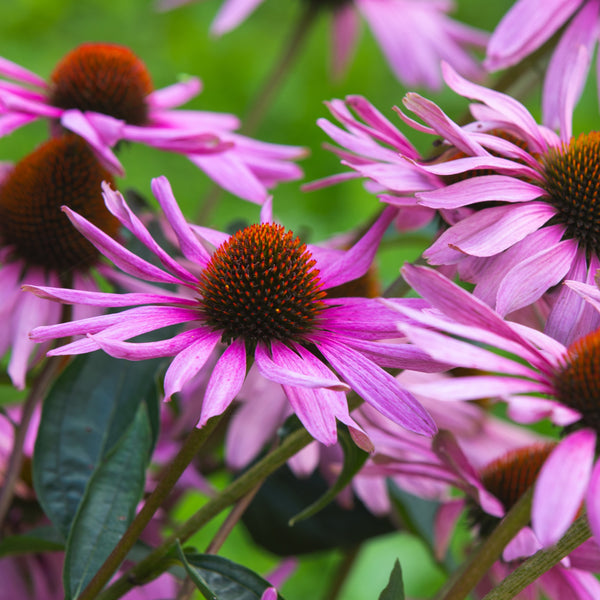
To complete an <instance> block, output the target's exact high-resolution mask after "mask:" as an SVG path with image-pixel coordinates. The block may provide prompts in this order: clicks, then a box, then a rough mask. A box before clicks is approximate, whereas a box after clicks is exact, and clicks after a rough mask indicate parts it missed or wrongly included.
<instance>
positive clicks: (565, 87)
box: [484, 0, 600, 128]
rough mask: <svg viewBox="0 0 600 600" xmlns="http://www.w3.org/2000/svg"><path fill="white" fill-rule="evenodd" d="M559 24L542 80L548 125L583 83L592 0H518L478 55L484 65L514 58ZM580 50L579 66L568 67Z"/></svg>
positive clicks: (597, 7) (592, 34) (597, 27)
mask: <svg viewBox="0 0 600 600" xmlns="http://www.w3.org/2000/svg"><path fill="white" fill-rule="evenodd" d="M561 28H563V29H562V31H560V38H559V39H558V40H557V43H556V46H555V48H554V49H553V51H552V58H551V59H550V64H549V65H548V68H547V70H546V76H545V80H544V92H543V121H544V123H545V124H546V125H548V126H549V127H552V128H556V127H558V126H559V124H560V116H561V112H562V105H563V104H564V103H565V102H566V101H573V102H576V101H577V99H578V98H579V95H580V94H581V91H582V90H583V87H584V85H585V80H586V77H587V73H588V70H589V66H590V63H591V60H590V59H591V57H592V56H593V54H594V50H595V47H596V44H597V42H598V37H599V32H600V2H598V0H548V1H546V2H544V3H543V4H540V2H539V1H538V0H518V1H517V2H515V5H514V6H513V7H512V8H511V9H510V10H509V11H508V12H507V13H506V15H504V17H503V18H502V20H501V21H500V23H499V24H498V26H497V27H496V30H495V31H494V33H493V34H492V36H491V38H490V40H489V43H488V47H487V56H486V59H485V61H484V66H485V67H486V68H487V69H489V70H490V71H496V70H497V69H504V68H506V67H509V66H511V65H515V64H517V63H520V62H522V61H523V60H524V59H525V58H526V57H527V56H529V55H530V54H531V53H533V52H534V51H536V50H537V49H538V48H540V47H541V46H542V45H543V44H544V43H545V42H547V41H548V40H549V39H550V38H551V37H552V36H553V35H554V34H555V33H557V32H559V30H561ZM582 50H583V52H584V53H585V55H586V61H585V66H584V68H581V69H574V68H573V65H575V64H576V63H577V62H578V60H579V55H580V54H581V52H582Z"/></svg>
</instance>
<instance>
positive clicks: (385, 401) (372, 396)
mask: <svg viewBox="0 0 600 600" xmlns="http://www.w3.org/2000/svg"><path fill="white" fill-rule="evenodd" d="M314 341H315V344H316V346H317V348H318V349H319V350H320V351H321V352H322V353H323V355H324V356H325V358H326V359H327V360H328V361H329V362H330V363H331V365H332V366H333V367H334V368H335V369H336V371H338V373H340V375H341V376H342V377H343V378H344V379H345V380H346V381H347V382H348V383H349V384H350V385H351V386H352V389H354V390H355V391H356V392H357V393H358V394H359V395H360V396H361V397H362V398H363V399H364V400H365V401H366V402H368V403H369V404H371V406H373V407H374V408H376V409H377V410H378V411H379V412H380V413H381V414H383V415H385V416H386V417H388V418H389V419H391V420H392V421H394V422H395V423H398V424H399V425H402V426H403V427H405V428H406V429H409V430H410V431H414V432H415V433H420V434H422V435H428V436H431V435H433V434H434V433H435V431H436V430H437V427H436V425H435V423H434V422H433V420H432V419H431V417H430V416H429V414H428V413H427V411H426V410H425V409H424V408H423V407H422V406H421V405H420V404H419V403H418V402H417V401H416V400H415V398H414V396H413V395H412V394H410V393H409V392H407V391H406V390H405V389H403V388H402V387H401V386H400V384H399V383H398V381H397V380H396V379H395V378H394V377H392V376H391V375H390V374H389V373H387V372H386V371H384V370H383V369H381V368H380V367H378V366H377V365H375V363H373V362H371V361H370V360H368V359H367V358H365V357H364V356H363V355H362V354H360V353H359V352H357V351H356V350H353V349H352V348H350V347H348V346H344V345H342V344H339V343H338V344H332V343H330V342H329V341H328V340H326V339H324V338H319V339H315V340H314Z"/></svg>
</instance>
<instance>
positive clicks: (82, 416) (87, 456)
mask: <svg viewBox="0 0 600 600" xmlns="http://www.w3.org/2000/svg"><path fill="white" fill-rule="evenodd" d="M159 364H160V363H159V362H158V361H141V362H129V361H124V360H118V359H115V358H112V357H110V356H108V355H106V354H104V353H103V352H93V353H91V354H87V355H85V356H79V357H77V358H75V360H74V361H73V362H72V363H71V364H70V365H69V366H68V368H67V369H65V371H64V372H63V373H62V374H61V376H60V377H59V378H58V379H57V381H56V382H55V384H54V386H53V387H52V389H51V390H50V393H49V395H48V397H47V398H46V399H45V401H44V408H43V411H42V419H41V422H40V428H39V433H38V437H37V441H36V445H35V452H34V459H33V481H34V486H35V490H36V492H37V495H38V499H39V501H40V503H41V504H42V507H43V508H44V511H45V512H46V514H47V515H48V517H49V518H50V519H51V520H52V522H53V523H54V524H55V525H56V526H57V527H58V528H59V530H60V531H61V532H62V533H63V535H64V536H65V538H67V537H68V534H69V529H70V526H71V522H72V520H73V518H74V516H75V513H76V512H77V509H78V507H79V505H80V503H81V500H82V498H83V495H84V492H85V488H86V485H87V483H88V481H89V480H90V478H91V477H92V475H93V473H94V471H95V469H96V468H97V466H98V465H99V463H100V462H101V460H102V459H103V457H105V456H106V455H107V454H108V453H109V452H110V451H111V450H112V448H113V447H114V446H115V444H116V443H117V442H118V441H119V440H120V438H121V437H122V436H123V434H124V432H125V431H126V430H127V429H128V427H129V426H130V424H131V422H132V421H133V419H134V416H135V414H136V411H137V409H138V406H139V404H140V402H142V401H143V400H145V399H148V400H147V402H148V406H149V407H151V406H153V404H152V403H153V402H154V403H155V402H156V398H155V394H156V392H155V389H154V385H155V384H154V373H155V371H156V370H157V368H158V365H159ZM154 411H155V409H150V410H149V412H150V414H153V412H154ZM152 420H156V417H155V416H154V417H152ZM154 429H156V426H154V425H153V430H154Z"/></svg>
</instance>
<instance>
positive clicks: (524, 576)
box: [483, 515, 592, 600]
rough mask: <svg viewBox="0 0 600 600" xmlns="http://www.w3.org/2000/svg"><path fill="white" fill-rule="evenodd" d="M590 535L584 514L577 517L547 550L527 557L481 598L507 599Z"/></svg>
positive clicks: (488, 599)
mask: <svg viewBox="0 0 600 600" xmlns="http://www.w3.org/2000/svg"><path fill="white" fill-rule="evenodd" d="M591 536H592V532H591V531H590V526H589V524H588V521H587V518H586V516H585V515H584V516H582V517H579V519H577V521H575V523H573V525H571V527H570V528H569V530H568V531H567V533H565V535H564V536H563V537H562V538H561V539H560V541H559V542H558V543H557V544H556V545H555V546H553V547H552V548H550V549H548V550H540V551H539V552H536V553H535V554H534V555H533V556H531V557H529V558H528V559H527V560H526V561H525V562H524V563H523V564H521V565H520V566H519V567H517V569H515V570H514V571H513V572H512V573H511V574H510V575H509V576H508V577H507V578H506V579H504V580H503V581H502V582H501V583H499V584H498V585H497V586H496V587H494V589H493V590H492V591H491V592H490V593H489V594H487V596H486V597H485V598H484V599H483V600H508V599H509V598H514V597H515V596H516V595H517V594H518V593H519V592H520V591H521V590H524V589H525V588H526V587H527V586H528V585H529V584H530V583H532V582H534V581H535V580H536V579H537V578H538V577H539V576H540V575H543V574H544V573H545V572H546V571H548V570H550V569H551V568H552V567H553V566H554V565H555V564H557V563H558V562H559V561H560V560H562V559H563V558H564V557H565V556H567V555H568V554H569V553H570V552H572V551H573V550H575V548H577V547H578V546H580V545H581V544H583V542H585V541H586V540H587V539H589V538H590V537H591Z"/></svg>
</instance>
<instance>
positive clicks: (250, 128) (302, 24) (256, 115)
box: [196, 4, 318, 224]
mask: <svg viewBox="0 0 600 600" xmlns="http://www.w3.org/2000/svg"><path fill="white" fill-rule="evenodd" d="M317 12H318V9H317V8H316V7H315V6H314V5H313V4H309V5H308V7H307V9H306V10H305V12H304V14H303V15H302V16H301V17H300V20H299V21H298V22H297V24H296V25H295V27H294V29H293V30H292V34H291V36H287V37H286V39H289V41H288V42H287V45H286V46H285V47H284V49H283V51H282V52H279V53H278V54H277V56H279V57H280V58H279V60H278V61H277V62H276V63H275V64H274V65H273V67H272V69H271V72H270V73H269V74H268V75H267V78H266V80H265V82H264V83H263V85H262V87H261V88H260V89H259V91H258V93H257V95H256V97H255V98H254V99H253V100H252V103H251V105H250V108H249V110H248V112H247V114H246V116H245V117H244V118H243V119H242V126H241V127H240V131H239V132H240V133H242V134H244V135H253V134H254V132H255V131H256V130H257V129H258V127H259V125H260V123H261V121H262V119H263V117H264V116H265V114H266V112H267V110H268V109H269V106H270V105H271V102H272V101H273V97H274V96H275V94H276V92H277V90H278V89H279V88H280V87H281V85H282V84H283V82H284V80H285V77H286V75H287V74H288V73H291V72H292V65H293V63H294V61H295V60H296V58H297V57H298V56H300V50H301V49H302V46H303V45H304V42H305V41H306V40H307V39H308V33H309V32H310V30H311V29H312V24H313V22H314V21H315V17H316V15H317ZM222 195H223V189H222V188H220V187H219V186H214V187H213V188H212V189H211V190H210V191H209V192H208V194H207V196H206V199H205V200H204V202H203V203H202V206H201V208H200V211H199V213H198V215H197V217H196V221H197V222H198V223H201V224H203V223H206V222H208V220H209V217H210V214H211V213H212V211H213V209H214V207H215V206H216V205H217V203H218V202H219V199H220V198H221V196H222Z"/></svg>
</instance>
